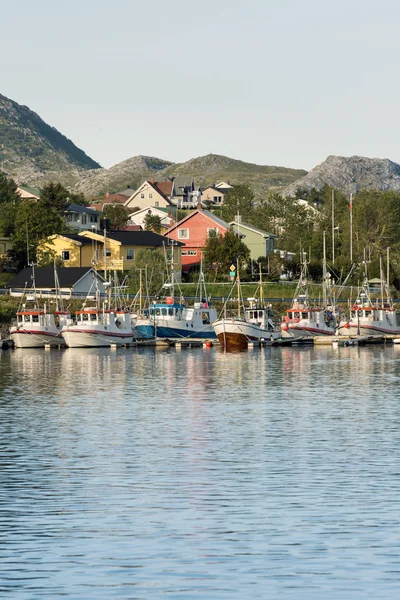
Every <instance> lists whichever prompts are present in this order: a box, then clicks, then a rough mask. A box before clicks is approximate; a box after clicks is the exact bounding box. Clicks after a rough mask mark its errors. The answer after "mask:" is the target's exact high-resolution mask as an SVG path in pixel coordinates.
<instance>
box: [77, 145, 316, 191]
mask: <svg viewBox="0 0 400 600" xmlns="http://www.w3.org/2000/svg"><path fill="white" fill-rule="evenodd" d="M305 174H306V171H303V170H302V169H287V168H285V167H269V166H262V165H255V164H252V163H246V162H244V161H242V160H235V159H233V158H228V157H227V156H220V155H218V154H207V156H201V157H199V158H193V159H191V160H188V161H187V162H184V163H176V164H174V163H171V162H168V161H165V160H161V159H157V158H151V157H148V156H136V157H134V158H130V159H128V160H126V161H124V162H122V163H119V164H118V165H115V166H113V167H111V168H110V169H101V170H95V171H88V172H87V173H83V174H81V177H80V179H79V181H76V182H75V183H74V184H73V189H74V191H79V192H83V193H84V194H85V195H86V196H88V197H90V196H94V195H97V194H101V193H105V192H115V191H118V190H121V189H123V188H126V187H134V188H135V187H138V186H139V185H140V184H141V183H142V182H143V181H144V180H145V179H148V178H150V177H154V179H156V180H158V181H163V180H165V179H167V178H168V177H177V178H189V177H193V179H194V181H195V183H196V185H200V186H205V185H208V184H210V183H211V184H212V183H217V182H218V181H221V180H224V181H227V180H229V181H230V183H231V184H235V183H248V184H250V185H251V186H252V188H253V189H254V192H255V194H256V196H257V197H258V198H260V197H263V196H265V194H266V193H267V192H269V191H271V190H274V189H282V188H284V187H285V186H286V185H288V184H289V183H291V182H293V181H294V180H296V179H297V178H298V177H299V176H302V175H305Z"/></svg>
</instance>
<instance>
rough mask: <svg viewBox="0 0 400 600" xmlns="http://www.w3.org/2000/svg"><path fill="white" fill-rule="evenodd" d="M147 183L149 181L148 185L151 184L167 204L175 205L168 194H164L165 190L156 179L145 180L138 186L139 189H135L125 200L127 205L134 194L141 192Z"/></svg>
mask: <svg viewBox="0 0 400 600" xmlns="http://www.w3.org/2000/svg"><path fill="white" fill-rule="evenodd" d="M145 183H147V185H149V186H150V187H151V188H152V189H153V190H154V191H155V192H156V193H157V194H158V195H159V196H161V197H162V198H163V199H164V200H165V202H166V203H167V204H169V205H171V206H173V204H172V202H171V200H170V199H169V198H168V196H167V195H166V194H164V192H163V191H162V190H161V189H160V188H159V187H158V183H157V182H154V181H150V180H149V179H146V181H143V183H142V184H141V185H140V186H139V187H138V188H137V190H135V191H134V192H133V194H131V195H130V196H129V198H128V200H127V201H126V202H125V206H128V205H129V204H131V202H132V201H133V198H134V196H136V195H137V194H138V193H139V192H140V190H141V189H142V187H143V185H144V184H145ZM171 183H172V182H171Z"/></svg>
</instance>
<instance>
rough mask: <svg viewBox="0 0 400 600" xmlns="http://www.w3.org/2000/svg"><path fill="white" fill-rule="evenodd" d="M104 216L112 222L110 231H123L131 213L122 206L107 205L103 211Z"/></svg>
mask: <svg viewBox="0 0 400 600" xmlns="http://www.w3.org/2000/svg"><path fill="white" fill-rule="evenodd" d="M103 214H104V217H105V218H106V219H108V220H109V221H110V229H114V230H117V231H118V230H119V229H123V228H124V227H125V226H126V224H127V222H128V217H129V213H128V211H127V209H126V208H125V207H124V206H122V204H106V205H105V206H104V209H103Z"/></svg>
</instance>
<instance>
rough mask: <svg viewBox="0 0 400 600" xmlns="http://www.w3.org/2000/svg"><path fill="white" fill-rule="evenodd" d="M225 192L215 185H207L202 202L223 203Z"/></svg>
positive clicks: (202, 194)
mask: <svg viewBox="0 0 400 600" xmlns="http://www.w3.org/2000/svg"><path fill="white" fill-rule="evenodd" d="M224 198H225V193H224V192H222V191H221V190H219V189H218V188H217V187H215V186H213V185H209V186H207V187H206V188H205V189H204V190H203V191H202V193H201V203H202V204H204V203H207V204H209V203H212V204H223V203H224Z"/></svg>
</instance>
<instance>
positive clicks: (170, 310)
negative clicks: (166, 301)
mask: <svg viewBox="0 0 400 600" xmlns="http://www.w3.org/2000/svg"><path fill="white" fill-rule="evenodd" d="M168 315H169V316H170V317H173V316H174V309H173V308H169V309H168Z"/></svg>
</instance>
